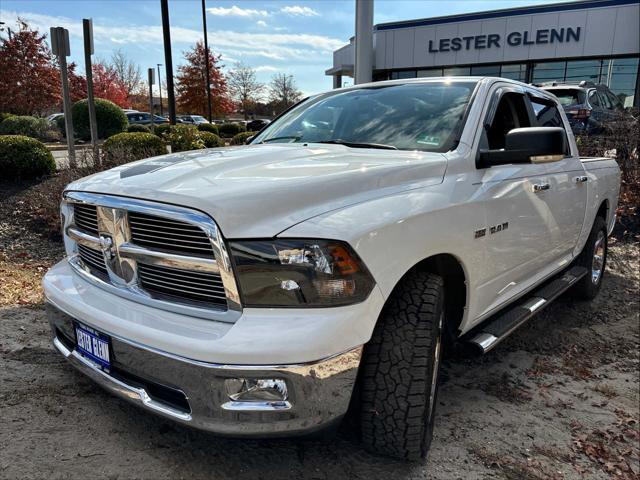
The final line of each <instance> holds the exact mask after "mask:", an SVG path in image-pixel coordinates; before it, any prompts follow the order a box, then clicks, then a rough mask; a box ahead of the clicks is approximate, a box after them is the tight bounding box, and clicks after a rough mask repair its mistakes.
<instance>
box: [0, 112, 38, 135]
mask: <svg viewBox="0 0 640 480" xmlns="http://www.w3.org/2000/svg"><path fill="white" fill-rule="evenodd" d="M47 130H49V124H48V123H47V119H46V118H36V117H30V116H27V115H19V116H10V117H8V118H5V119H4V120H3V121H2V123H0V135H25V136H27V137H31V138H37V139H40V140H46V139H47Z"/></svg>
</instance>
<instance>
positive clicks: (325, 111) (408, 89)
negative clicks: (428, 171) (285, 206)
mask: <svg viewBox="0 0 640 480" xmlns="http://www.w3.org/2000/svg"><path fill="white" fill-rule="evenodd" d="M475 86H476V83H475V82H447V81H443V82H426V83H413V84H411V83H409V84H402V85H387V86H381V87H367V88H359V89H354V90H347V91H343V92H336V93H333V92H331V93H327V94H323V95H318V96H316V97H313V98H310V99H309V100H307V101H305V102H303V103H301V104H300V105H298V106H297V107H295V108H293V109H292V110H291V111H290V112H287V113H286V114H284V115H283V116H282V117H281V118H279V119H278V120H276V121H275V122H273V123H271V124H270V125H269V126H268V127H267V128H266V129H265V130H264V131H263V132H262V133H260V134H259V135H258V136H256V138H255V139H254V140H253V141H252V142H251V143H253V144H256V143H279V142H283V143H345V144H351V145H349V146H358V147H363V146H364V147H366V146H368V145H373V146H377V147H381V146H382V147H388V148H397V149H399V150H428V151H439V152H443V151H447V150H449V149H450V148H451V147H452V146H453V143H454V141H455V137H456V134H457V133H458V129H459V127H460V125H461V123H462V118H463V116H464V112H465V109H466V107H467V105H468V103H469V99H470V97H471V93H472V92H473V89H474V88H475Z"/></svg>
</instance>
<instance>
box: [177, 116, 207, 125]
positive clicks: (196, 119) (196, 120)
mask: <svg viewBox="0 0 640 480" xmlns="http://www.w3.org/2000/svg"><path fill="white" fill-rule="evenodd" d="M176 120H179V121H180V123H186V124H189V125H199V124H201V123H209V120H207V119H206V118H204V117H203V116H202V115H180V116H179V117H178V118H176Z"/></svg>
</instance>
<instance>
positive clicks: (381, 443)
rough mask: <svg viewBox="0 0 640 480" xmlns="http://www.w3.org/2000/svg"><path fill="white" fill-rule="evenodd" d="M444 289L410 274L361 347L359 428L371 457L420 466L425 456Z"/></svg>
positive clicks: (433, 279) (430, 278)
mask: <svg viewBox="0 0 640 480" xmlns="http://www.w3.org/2000/svg"><path fill="white" fill-rule="evenodd" d="M443 285H444V283H443V280H442V278H441V277H439V276H437V275H434V274H432V273H427V272H418V271H416V272H412V273H409V274H408V275H407V276H406V277H405V278H404V279H403V280H402V281H401V282H400V284H399V285H398V286H397V287H396V289H395V290H394V292H393V294H392V296H391V297H390V298H389V301H388V302H387V305H385V308H384V310H383V312H382V314H381V316H380V318H379V319H378V323H377V325H376V328H375V330H374V332H373V336H372V338H371V341H370V342H369V343H367V345H366V346H365V350H364V354H363V359H362V363H361V377H360V382H361V384H360V387H361V390H360V395H361V397H360V399H361V413H360V425H361V432H362V441H363V443H364V445H365V447H366V448H367V449H368V450H370V451H373V452H375V453H380V454H383V455H389V456H393V457H396V458H401V459H405V460H419V459H420V458H424V457H425V456H426V454H427V451H428V450H429V446H430V444H431V438H432V436H433V419H434V413H435V405H436V400H437V391H438V388H437V381H438V375H439V370H440V358H441V355H442V348H441V347H442V342H441V338H442V329H443V324H444V303H443V302H444V286H443ZM432 384H433V385H434V386H433V387H432Z"/></svg>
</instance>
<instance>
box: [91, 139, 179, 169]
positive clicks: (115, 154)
mask: <svg viewBox="0 0 640 480" xmlns="http://www.w3.org/2000/svg"><path fill="white" fill-rule="evenodd" d="M102 148H103V151H104V159H105V162H107V163H108V164H109V165H121V164H123V163H128V162H133V161H135V160H140V159H142V158H148V157H155V156H157V155H164V154H165V153H167V148H166V146H165V143H164V142H163V141H162V139H161V138H159V137H158V136H156V135H154V134H153V133H149V132H124V133H118V134H116V135H113V136H111V137H109V138H107V139H106V140H105V142H104V144H103V146H102Z"/></svg>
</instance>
